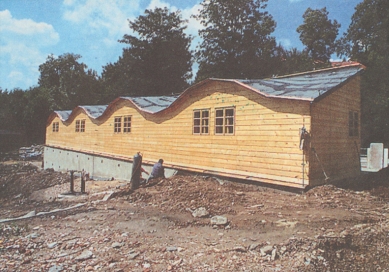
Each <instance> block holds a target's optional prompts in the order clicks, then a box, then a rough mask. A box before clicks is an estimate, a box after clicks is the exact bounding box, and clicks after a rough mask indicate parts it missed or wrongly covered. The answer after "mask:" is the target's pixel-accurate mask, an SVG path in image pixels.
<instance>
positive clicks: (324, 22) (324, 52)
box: [297, 7, 340, 62]
mask: <svg viewBox="0 0 389 272" xmlns="http://www.w3.org/2000/svg"><path fill="white" fill-rule="evenodd" d="M303 18H304V23H303V24H302V25H300V26H299V27H298V28H297V32H298V33H300V40H301V42H302V43H303V44H304V45H305V49H306V51H307V52H308V54H309V55H310V56H311V57H312V58H313V59H314V60H316V61H322V62H328V61H329V59H330V57H331V54H333V53H334V52H335V50H336V42H335V40H336V37H337V36H338V33H339V28H340V24H338V22H337V21H336V20H334V21H331V20H330V19H328V11H327V9H326V8H325V7H324V8H322V9H316V10H313V9H311V8H308V9H307V10H306V11H305V12H304V15H303Z"/></svg>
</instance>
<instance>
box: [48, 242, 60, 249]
mask: <svg viewBox="0 0 389 272" xmlns="http://www.w3.org/2000/svg"><path fill="white" fill-rule="evenodd" d="M57 245H58V243H57V242H54V243H50V244H47V247H48V248H50V249H51V248H55V247H56V246H57Z"/></svg>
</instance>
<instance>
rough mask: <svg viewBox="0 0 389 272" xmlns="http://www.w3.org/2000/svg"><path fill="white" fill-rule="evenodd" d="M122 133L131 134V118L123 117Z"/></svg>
mask: <svg viewBox="0 0 389 272" xmlns="http://www.w3.org/2000/svg"><path fill="white" fill-rule="evenodd" d="M123 132H124V133H130V132H131V116H124V118H123Z"/></svg>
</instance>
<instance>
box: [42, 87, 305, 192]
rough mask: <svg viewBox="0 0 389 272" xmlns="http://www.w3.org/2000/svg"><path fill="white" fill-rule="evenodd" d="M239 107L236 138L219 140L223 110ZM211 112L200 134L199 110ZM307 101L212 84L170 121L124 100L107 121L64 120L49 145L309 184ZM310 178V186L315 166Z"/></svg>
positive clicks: (193, 96) (170, 115) (190, 98)
mask: <svg viewBox="0 0 389 272" xmlns="http://www.w3.org/2000/svg"><path fill="white" fill-rule="evenodd" d="M223 107H234V109H235V133H234V135H215V133H214V129H215V108H223ZM197 109H209V110H210V119H209V122H210V123H209V128H210V131H209V135H194V134H193V133H192V129H193V111H194V110H197ZM309 111H310V104H309V102H307V101H299V100H283V99H277V98H266V97H263V96H260V95H258V94H256V93H254V92H252V91H250V90H247V89H245V88H243V87H241V86H239V85H235V84H231V83H223V82H212V83H211V84H209V85H207V86H206V87H205V88H198V89H197V90H195V91H192V92H191V93H190V95H188V97H187V99H186V100H185V102H184V103H181V104H179V105H178V106H176V107H175V108H174V109H172V110H170V111H168V112H167V113H165V114H163V115H158V114H156V115H152V114H148V113H144V112H139V111H138V110H137V109H136V108H135V107H134V106H133V105H132V103H130V102H128V101H123V100H121V101H120V102H119V103H118V104H117V105H116V106H115V107H114V108H113V111H112V113H111V114H110V115H107V116H105V118H104V119H103V120H99V121H95V120H93V119H90V118H89V117H88V116H87V115H86V114H85V113H84V112H83V111H82V110H79V112H77V115H76V116H75V118H74V119H73V120H69V122H68V123H65V124H64V123H62V122H61V121H60V120H59V118H58V117H56V118H55V119H54V120H53V121H52V122H60V127H59V132H52V126H51V125H48V127H47V140H46V144H47V145H49V146H58V147H63V148H70V149H74V150H80V151H84V152H97V153H103V154H109V155H112V156H116V155H119V156H123V157H128V158H132V156H133V155H134V154H135V153H136V152H137V151H141V152H142V153H143V158H144V160H145V161H149V162H154V161H157V160H158V159H159V158H163V159H164V160H165V164H167V165H171V166H178V167H184V168H193V169H197V170H200V169H202V170H208V171H214V172H222V173H225V174H232V175H233V174H236V175H243V176H245V177H247V176H252V177H253V178H255V177H256V178H261V179H265V180H266V179H269V180H279V181H281V182H289V183H296V184H297V185H298V186H302V183H303V176H302V166H301V163H302V151H301V150H300V149H299V137H300V136H299V129H300V128H301V127H302V126H305V127H306V128H307V129H308V130H309V129H310V117H309ZM128 115H131V116H132V120H131V123H132V124H131V133H114V118H115V116H128ZM83 119H84V120H86V121H85V132H75V120H83ZM305 167H306V169H305V177H304V180H305V182H306V183H307V181H308V169H309V168H308V167H309V165H308V164H307V165H306V166H305Z"/></svg>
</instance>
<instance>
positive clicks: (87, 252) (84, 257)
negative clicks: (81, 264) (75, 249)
mask: <svg viewBox="0 0 389 272" xmlns="http://www.w3.org/2000/svg"><path fill="white" fill-rule="evenodd" d="M92 256H93V253H92V251H90V250H87V249H86V250H84V251H83V252H82V253H81V254H80V255H78V256H77V257H76V258H75V260H76V261H84V260H87V259H90V258H92Z"/></svg>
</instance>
